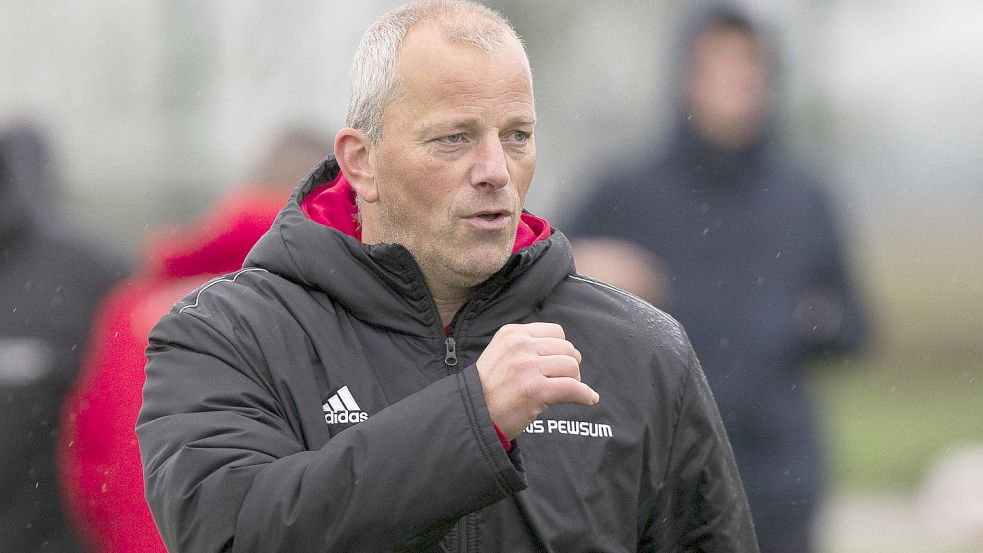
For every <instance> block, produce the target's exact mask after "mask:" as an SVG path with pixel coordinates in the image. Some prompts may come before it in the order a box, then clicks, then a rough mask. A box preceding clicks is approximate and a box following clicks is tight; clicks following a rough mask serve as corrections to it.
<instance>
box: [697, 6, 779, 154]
mask: <svg viewBox="0 0 983 553" xmlns="http://www.w3.org/2000/svg"><path fill="white" fill-rule="evenodd" d="M767 87H768V83H767V68H766V64H765V60H764V52H763V51H762V46H761V45H760V44H759V42H758V41H757V40H755V38H753V37H752V36H751V35H749V34H748V33H747V32H745V31H743V30H741V29H737V28H734V27H729V26H726V25H722V26H717V27H712V28H711V29H710V30H708V31H705V32H704V33H703V34H702V35H701V36H700V37H699V38H698V39H697V41H696V43H695V45H694V48H693V52H692V54H691V56H690V65H689V83H688V88H689V107H690V110H691V113H692V115H693V118H694V120H695V124H696V125H697V128H698V129H699V130H700V132H701V133H702V134H703V135H704V136H705V137H706V138H708V139H710V140H711V141H713V142H716V143H718V144H720V145H722V146H730V147H740V146H743V145H744V144H746V143H747V142H749V141H750V140H752V139H754V137H755V136H756V135H757V133H758V131H759V130H760V126H761V124H762V119H763V117H764V114H765V109H766V103H767V99H768V98H767V96H768V88H767Z"/></svg>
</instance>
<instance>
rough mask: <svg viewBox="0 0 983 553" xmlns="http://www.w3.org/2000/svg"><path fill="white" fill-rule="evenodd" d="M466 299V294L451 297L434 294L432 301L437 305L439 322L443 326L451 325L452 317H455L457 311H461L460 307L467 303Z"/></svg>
mask: <svg viewBox="0 0 983 553" xmlns="http://www.w3.org/2000/svg"><path fill="white" fill-rule="evenodd" d="M467 299H468V296H467V295H466V294H465V295H461V296H453V297H448V296H444V297H441V296H439V295H437V294H436V293H435V294H434V297H433V301H434V303H435V304H436V305H437V313H439V314H440V322H441V323H442V324H443V325H444V326H447V325H449V324H451V321H453V320H454V315H457V312H458V310H460V309H461V306H463V305H464V302H465V301H467Z"/></svg>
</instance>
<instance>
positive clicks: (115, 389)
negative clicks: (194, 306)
mask: <svg viewBox="0 0 983 553" xmlns="http://www.w3.org/2000/svg"><path fill="white" fill-rule="evenodd" d="M234 194H235V195H234V197H231V198H229V199H228V200H223V201H221V202H219V203H218V204H217V205H216V206H215V207H214V208H212V209H211V210H210V211H209V212H208V213H207V214H206V215H205V216H204V217H203V218H202V219H201V220H200V221H198V222H196V223H194V224H192V225H189V226H185V227H175V228H170V229H164V230H162V231H159V232H156V233H154V236H153V237H152V238H151V239H150V240H148V246H147V252H146V258H145V262H144V264H143V266H142V268H141V269H140V270H139V271H138V272H137V273H136V274H135V276H133V277H132V278H130V279H128V280H127V281H125V282H124V283H122V284H121V285H119V286H117V287H116V288H115V289H114V290H113V292H112V293H110V294H109V295H108V296H107V299H106V300H105V302H104V303H103V305H102V307H101V308H100V311H99V314H98V315H97V317H96V319H95V323H94V325H95V326H94V327H93V329H92V332H91V338H90V343H89V345H88V351H87V353H86V360H85V363H84V365H83V368H82V372H81V373H80V376H79V379H78V381H77V382H76V384H75V388H74V390H73V391H72V393H71V395H70V396H69V398H68V400H67V401H66V403H65V407H64V410H63V413H62V432H61V437H60V443H59V447H58V456H59V459H58V463H59V470H60V473H61V485H62V490H63V495H64V497H65V499H66V503H67V507H68V511H69V512H70V516H71V517H72V520H73V523H74V524H75V527H76V529H77V530H78V531H79V533H80V534H81V535H82V537H83V538H84V539H85V540H86V542H87V543H88V545H89V547H90V548H91V550H92V551H99V552H103V551H105V552H109V551H113V552H126V553H132V552H163V551H166V550H165V549H164V543H163V541H161V538H160V535H159V534H158V532H157V527H156V526H155V524H154V521H153V518H152V517H151V515H150V509H149V508H148V507H147V503H146V500H145V499H144V491H143V469H142V465H141V462H140V452H139V447H138V445H137V437H136V433H135V432H134V427H135V426H136V420H137V415H138V413H139V411H140V404H141V400H142V390H143V383H144V380H145V374H144V365H145V364H146V357H144V349H145V348H146V347H147V335H148V333H149V332H150V329H151V328H153V326H154V324H156V323H157V321H158V320H159V319H160V318H161V317H162V316H164V314H166V313H167V310H168V309H170V307H171V306H172V305H173V304H174V303H175V302H177V301H178V300H179V299H181V298H182V297H184V296H185V295H187V294H188V293H189V292H191V291H192V290H193V289H195V288H196V287H198V286H199V285H201V284H203V283H204V282H206V281H207V280H209V279H210V278H213V277H215V276H218V275H221V274H224V273H228V272H232V271H234V270H236V269H239V268H240V267H241V266H242V261H243V259H245V257H246V254H247V253H249V250H250V249H251V248H252V246H253V244H254V243H255V242H256V241H257V240H258V239H259V238H260V236H262V235H263V233H264V232H266V230H267V229H269V228H270V225H271V224H272V223H273V219H274V218H275V217H276V214H277V212H278V211H279V210H280V208H282V207H283V205H284V204H285V203H286V200H287V197H286V196H287V195H286V194H285V193H284V192H282V191H277V190H274V189H269V188H264V189H259V188H257V189H251V190H246V191H237V192H235V193H234Z"/></svg>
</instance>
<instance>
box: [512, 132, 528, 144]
mask: <svg viewBox="0 0 983 553" xmlns="http://www.w3.org/2000/svg"><path fill="white" fill-rule="evenodd" d="M512 140H514V141H516V142H525V141H526V140H529V133H526V132H523V131H513V132H512Z"/></svg>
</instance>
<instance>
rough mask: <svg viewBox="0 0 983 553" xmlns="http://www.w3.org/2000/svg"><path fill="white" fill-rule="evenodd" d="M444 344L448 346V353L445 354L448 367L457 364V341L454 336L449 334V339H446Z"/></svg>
mask: <svg viewBox="0 0 983 553" xmlns="http://www.w3.org/2000/svg"><path fill="white" fill-rule="evenodd" d="M444 346H446V348H447V353H446V354H445V355H444V363H446V364H447V366H448V367H453V366H454V365H457V342H455V341H454V338H453V337H452V336H448V337H447V339H446V340H444Z"/></svg>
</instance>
